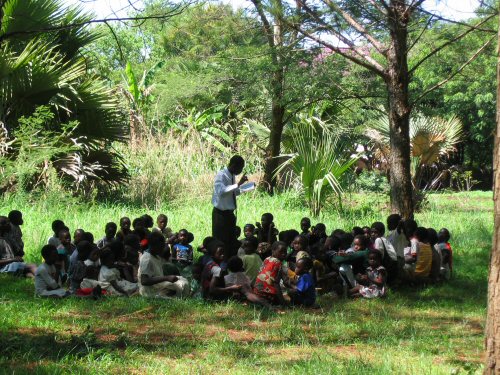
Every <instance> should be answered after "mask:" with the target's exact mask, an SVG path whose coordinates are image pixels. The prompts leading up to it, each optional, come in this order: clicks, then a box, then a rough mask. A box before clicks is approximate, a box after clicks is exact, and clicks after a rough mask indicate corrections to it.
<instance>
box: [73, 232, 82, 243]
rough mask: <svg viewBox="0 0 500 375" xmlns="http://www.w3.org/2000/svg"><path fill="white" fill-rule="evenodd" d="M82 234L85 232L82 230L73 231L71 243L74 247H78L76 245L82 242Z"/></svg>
mask: <svg viewBox="0 0 500 375" xmlns="http://www.w3.org/2000/svg"><path fill="white" fill-rule="evenodd" d="M84 233H85V231H84V230H83V229H77V230H75V233H73V243H74V244H75V245H78V243H79V242H80V241H82V240H83V234H84Z"/></svg>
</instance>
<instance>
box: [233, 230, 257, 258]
mask: <svg viewBox="0 0 500 375" xmlns="http://www.w3.org/2000/svg"><path fill="white" fill-rule="evenodd" d="M254 234H255V225H253V224H245V226H244V227H243V239H242V240H241V246H240V248H239V249H238V253H237V255H238V256H239V257H240V258H241V259H243V257H244V256H245V249H244V248H243V242H245V240H246V239H247V238H255V239H256V237H255V235H254ZM257 244H258V241H257Z"/></svg>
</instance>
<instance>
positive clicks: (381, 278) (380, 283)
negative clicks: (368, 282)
mask: <svg viewBox="0 0 500 375" xmlns="http://www.w3.org/2000/svg"><path fill="white" fill-rule="evenodd" d="M379 272H380V273H379V275H378V276H377V277H376V278H375V279H372V282H373V283H374V284H377V286H383V285H384V280H385V276H386V272H385V270H380V271H379Z"/></svg>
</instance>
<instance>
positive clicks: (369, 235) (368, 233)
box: [362, 226, 372, 238]
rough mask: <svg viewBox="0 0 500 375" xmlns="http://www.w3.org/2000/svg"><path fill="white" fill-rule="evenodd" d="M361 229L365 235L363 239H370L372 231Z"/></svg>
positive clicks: (365, 228)
mask: <svg viewBox="0 0 500 375" xmlns="http://www.w3.org/2000/svg"><path fill="white" fill-rule="evenodd" d="M362 229H363V233H364V234H365V237H366V238H371V236H372V230H371V228H370V227H367V226H365V227H363V228H362Z"/></svg>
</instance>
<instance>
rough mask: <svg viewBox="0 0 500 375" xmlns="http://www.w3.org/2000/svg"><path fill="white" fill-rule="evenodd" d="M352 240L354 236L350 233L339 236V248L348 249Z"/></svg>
mask: <svg viewBox="0 0 500 375" xmlns="http://www.w3.org/2000/svg"><path fill="white" fill-rule="evenodd" d="M353 241H354V237H353V236H352V234H351V233H344V234H343V235H342V236H341V237H340V247H339V250H347V249H350V248H351V245H352V242H353Z"/></svg>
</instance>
